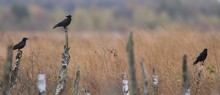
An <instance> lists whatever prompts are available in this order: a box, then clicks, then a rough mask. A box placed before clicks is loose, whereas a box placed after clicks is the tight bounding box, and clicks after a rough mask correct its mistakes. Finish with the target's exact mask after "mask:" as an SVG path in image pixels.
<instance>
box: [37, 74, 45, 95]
mask: <svg viewBox="0 0 220 95" xmlns="http://www.w3.org/2000/svg"><path fill="white" fill-rule="evenodd" d="M45 76H46V75H45V74H39V75H38V90H39V95H45V93H46V80H45Z"/></svg>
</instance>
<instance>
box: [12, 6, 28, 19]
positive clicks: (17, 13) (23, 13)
mask: <svg viewBox="0 0 220 95" xmlns="http://www.w3.org/2000/svg"><path fill="white" fill-rule="evenodd" d="M11 12H12V15H13V16H14V18H15V19H16V22H19V23H20V22H22V21H23V20H24V19H25V18H29V15H30V14H29V11H28V8H27V7H26V6H24V5H16V4H15V5H13V6H12V7H11Z"/></svg>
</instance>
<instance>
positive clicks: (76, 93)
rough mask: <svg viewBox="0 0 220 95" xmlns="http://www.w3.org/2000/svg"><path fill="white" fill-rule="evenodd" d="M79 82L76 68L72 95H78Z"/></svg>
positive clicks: (78, 69)
mask: <svg viewBox="0 0 220 95" xmlns="http://www.w3.org/2000/svg"><path fill="white" fill-rule="evenodd" d="M79 81H80V66H78V68H77V71H76V79H75V84H74V95H78V89H79Z"/></svg>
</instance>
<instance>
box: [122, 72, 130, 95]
mask: <svg viewBox="0 0 220 95" xmlns="http://www.w3.org/2000/svg"><path fill="white" fill-rule="evenodd" d="M122 83H123V84H122V90H123V95H129V88H128V78H127V76H126V73H124V74H122Z"/></svg>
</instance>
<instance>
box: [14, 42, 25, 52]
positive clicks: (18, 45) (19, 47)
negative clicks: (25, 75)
mask: <svg viewBox="0 0 220 95" xmlns="http://www.w3.org/2000/svg"><path fill="white" fill-rule="evenodd" d="M24 45H25V42H23V41H21V42H19V43H18V44H16V45H14V47H13V50H15V49H21V48H23V47H24Z"/></svg>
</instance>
